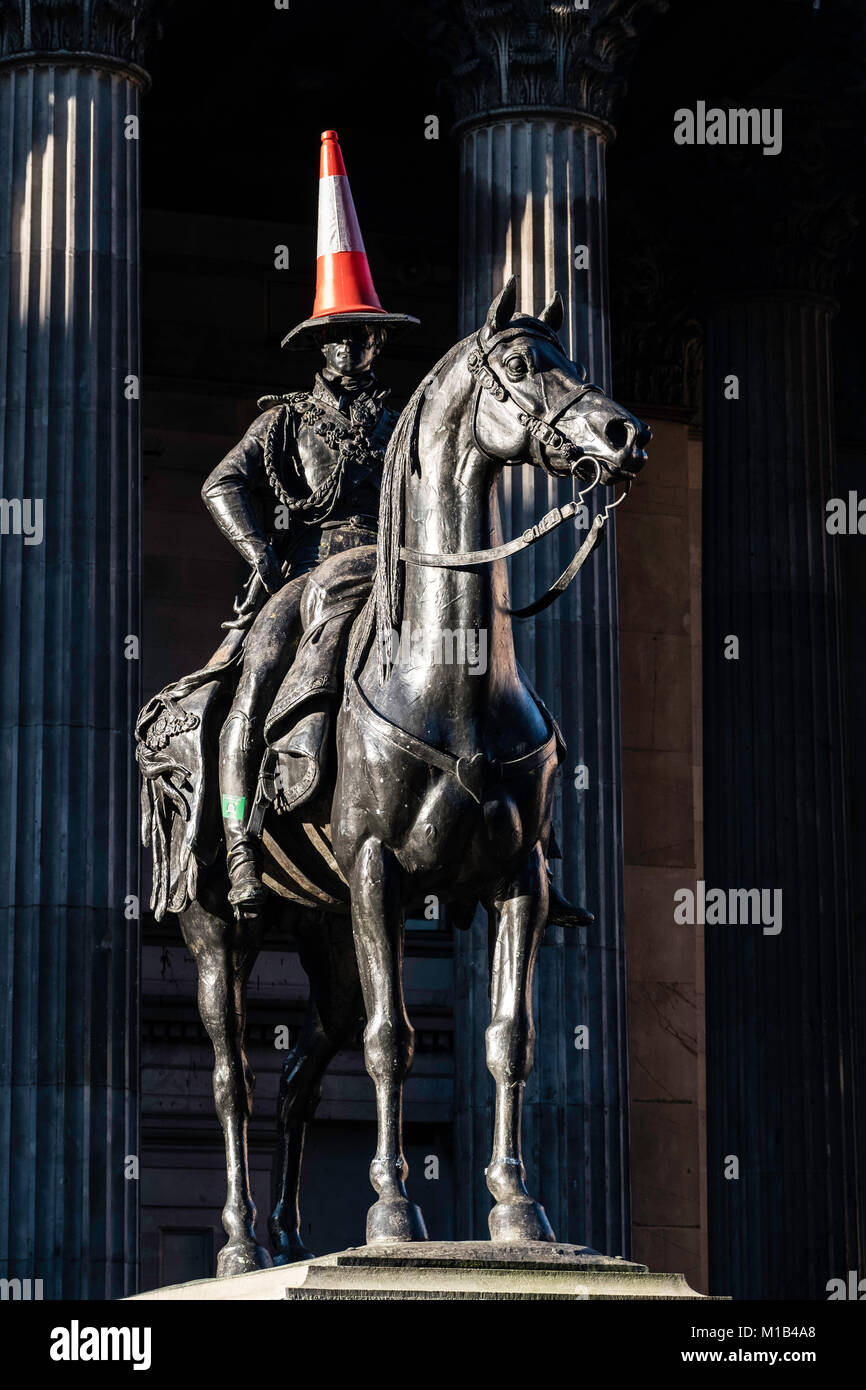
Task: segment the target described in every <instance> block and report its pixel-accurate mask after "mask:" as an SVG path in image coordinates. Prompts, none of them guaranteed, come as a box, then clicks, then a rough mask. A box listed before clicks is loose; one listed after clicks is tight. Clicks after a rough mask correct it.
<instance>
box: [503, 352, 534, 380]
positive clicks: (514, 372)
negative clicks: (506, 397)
mask: <svg viewBox="0 0 866 1390" xmlns="http://www.w3.org/2000/svg"><path fill="white" fill-rule="evenodd" d="M528 371H529V364H528V362H527V361H526V358H525V357H518V356H517V355H515V356H514V357H509V358H508V359H507V361H506V363H505V374H506V376H508V377H510V379H511V380H512V381H520V379H521V378H522V377H525V376H526V373H527V372H528Z"/></svg>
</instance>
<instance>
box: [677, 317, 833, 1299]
mask: <svg viewBox="0 0 866 1390" xmlns="http://www.w3.org/2000/svg"><path fill="white" fill-rule="evenodd" d="M706 362H707V378H706V379H707V412H706V435H705V461H704V508H705V511H704V549H703V554H704V806H705V873H706V884H707V888H708V889H709V888H710V887H718V888H722V889H724V890H725V892H726V893H727V892H728V891H729V890H730V889H732V888H747V889H749V888H766V889H773V890H778V891H779V893H780V894H781V909H782V911H781V930H780V931H779V932H778V933H777V934H773V933H774V931H775V927H771V929H770V931H769V932H766V930H765V928H764V927H762V926H760V925H759V926H746V925H727V926H720V925H715V926H712V925H708V926H707V927H706V929H705V942H706V980H707V1066H708V1133H707V1150H708V1153H707V1164H708V1193H709V1219H710V1237H711V1239H710V1277H711V1280H712V1283H713V1287H714V1288H715V1289H717V1290H719V1291H721V1290H722V1287H723V1285H724V1291H725V1292H727V1293H731V1294H732V1295H733V1296H734V1297H736V1298H820V1297H826V1284H827V1281H828V1280H829V1279H831V1278H834V1277H843V1278H847V1271H848V1270H849V1269H851V1268H857V1267H858V1265H857V1253H856V1245H857V1240H856V1204H857V1191H856V1170H855V1167H854V1145H853V1112H852V1106H853V1099H854V1090H853V1037H852V1001H851V981H852V960H851V945H852V943H851V939H850V936H849V929H850V910H849V901H848V863H847V827H846V808H845V795H846V793H845V764H844V756H845V738H844V730H845V724H844V718H843V705H842V692H841V678H842V653H841V648H840V628H839V590H838V557H837V553H836V550H835V547H834V541H833V537H832V536H828V534H827V531H826V527H825V519H826V512H825V504H826V502H827V501H828V500H829V499H830V498H831V497H833V496H835V495H836V491H835V486H834V478H835V469H834V439H833V409H832V393H831V384H832V372H831V359H830V307H829V305H828V304H827V302H826V301H822V300H820V299H817V298H816V299H810V298H801V299H797V298H795V297H779V298H760V299H738V300H732V301H730V302H728V303H726V304H725V305H724V306H720V307H718V308H717V309H715V310H714V311H713V312H712V313H711V314H709V315H708V317H707V326H706ZM730 374H735V375H736V376H737V377H738V379H739V383H740V399H739V400H738V401H733V400H726V399H725V397H724V394H723V382H724V380H725V378H726V377H727V376H729V375H730ZM730 637H734V638H736V640H737V641H738V643H739V655H738V659H736V660H731V659H726V657H725V648H726V645H728V646H729V645H730V644H729V642H728V639H729V638H730ZM730 1156H733V1157H734V1158H735V1159H736V1162H737V1165H738V1168H737V1170H736V1171H734V1170H732V1168H731V1163H730Z"/></svg>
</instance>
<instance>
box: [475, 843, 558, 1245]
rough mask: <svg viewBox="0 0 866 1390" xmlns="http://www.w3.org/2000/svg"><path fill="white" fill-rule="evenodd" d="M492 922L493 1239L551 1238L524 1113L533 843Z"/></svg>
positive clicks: (536, 893)
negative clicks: (529, 1163) (530, 1177)
mask: <svg viewBox="0 0 866 1390" xmlns="http://www.w3.org/2000/svg"><path fill="white" fill-rule="evenodd" d="M493 907H494V910H495V914H496V930H495V940H494V945H493V957H492V961H491V980H490V1026H489V1028H488V1029H487V1034H486V1041H487V1066H488V1068H489V1070H490V1072H491V1075H492V1076H493V1079H494V1080H495V1082H496V1118H495V1130H494V1138H493V1154H492V1156H491V1159H490V1163H489V1165H488V1168H487V1186H488V1188H489V1189H490V1191H491V1193H492V1194H493V1197H494V1200H495V1203H496V1205H495V1206H494V1207H493V1210H492V1211H491V1213H490V1218H489V1224H490V1236H491V1239H492V1240H495V1241H517V1242H521V1241H527V1240H555V1239H556V1237H555V1236H554V1234H553V1231H552V1230H551V1227H550V1222H549V1221H548V1219H547V1217H546V1215H545V1212H544V1208H543V1207H542V1206H540V1205H539V1203H538V1202H536V1201H535V1200H534V1199H533V1198H532V1197H530V1195H529V1193H528V1192H527V1190H526V1170H525V1168H524V1166H523V1157H522V1148H521V1115H522V1110H523V1092H524V1088H525V1086H526V1078H527V1077H528V1076H529V1073H530V1071H531V1070H532V1058H533V1052H534V1048H535V1026H534V1024H533V1020H532V974H533V971H534V969H535V958H536V956H537V954H538V948H539V945H540V944H541V938H542V935H543V932H544V925H545V922H546V921H547V873H546V865H545V860H544V855H543V854H542V851H541V847H540V845H536V847H535V849H534V851H533V853H532V855H531V857H530V859H529V862H528V864H527V866H526V869H525V870H524V872H523V873H522V874H521V875H520V877H519V878H518V879H517V880H516V881H515V882H514V883H513V884H511V885H509V888H508V891H507V892H506V893H504V894H503V897H502V898H501V899H500V900H497V901H495V902H494V904H493Z"/></svg>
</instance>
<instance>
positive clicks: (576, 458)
mask: <svg viewBox="0 0 866 1390" xmlns="http://www.w3.org/2000/svg"><path fill="white" fill-rule="evenodd" d="M525 334H526V330H525V329H524V328H521V329H519V330H517V331H512V332H511V333H510V334H500V335H499V336H498V337H497V338H496V340H495V342H494V343H493V344H492V345H491V346H492V347H498V346H499V344H500V343H501V342H503V341H507V340H508V338H509V337H519V336H525ZM466 365H467V367H468V368H469V371H470V373H471V374H472V376H473V377H474V378H475V381H476V383H477V394H476V396H475V400H474V401H473V404H472V420H473V426H472V428H473V435H474V431H475V423H474V422H475V417H476V414H477V411H478V402H479V400H480V398H481V392H482V391H487V392H489V394H490V395H491V396H493V397H494V399H495V400H497V401H501V402H503V403H505V404H508V405H509V406H513V407H514V408H515V409H516V411H517V418H518V421H519V422H520V424H521V425H522V426H523V428H524V429H526V430H528V432H529V434H530V435H532V437H533V439H535V440H536V441H537V442H538V444H539V445H540V446H541V447H542V448H543V449H551V450H552V451H553V452H554V453H557V454H561V455H562V457H563V458H564V459H565V460H566V462H567V463H569V464H571V472H572V477H574V476H575V475H576V473H577V469H578V468H579V467H580V465H581V464H582V463H592V464H594V465H595V477H594V478H593V480H592V482H591V483H589V484H588V485H587V486H586V487H585V488H583V489H582V491H581V492H579V493H578V495H577V497H576V498H574V500H573V501H571V502H566V504H565V506H564V507H554V508H553V509H552V510H551V511H549V512H547V514H546V515H545V516H543V517H542V518H541V521H539V522H537V523H536V524H535V526H530V527H528V529H527V530H526V531H524V532H523V534H522V535H521V536H517V537H516V538H515V539H514V540H511V541H506V542H505V543H504V544H503V545H496V546H492V547H490V548H489V549H486V550H459V551H453V552H451V553H449V554H447V555H437V554H430V553H428V552H426V551H423V550H412V549H410V548H409V547H408V546H401V547H400V559H401V560H403V561H405V562H406V563H408V564H410V565H422V566H427V567H428V568H431V569H463V568H465V567H467V566H472V565H490V564H492V563H493V562H494V561H495V560H504V559H506V558H507V557H508V556H509V555H517V554H519V553H520V552H521V551H523V550H528V549H529V547H530V546H533V545H535V544H536V542H537V541H540V540H541V538H542V536H546V535H548V534H549V533H550V532H552V531H555V530H556V529H557V527H559V526H561V525H562V524H563V522H565V521H569V520H570V519H571V518H572V517H573V516H574V515H575V513H576V512H577V510H578V508H579V507H580V505H581V503H582V501H583V498H584V497H585V496H586V494H587V493H588V492H592V491H593V489H594V488H595V487H597V486H598V482H599V479H600V477H601V464H600V463H599V462H598V460H597V459H595V458H593V457H592V455H591V454H582V453H581V452H580V450H579V449H578V448H577V447H576V446H575V445H574V444H572V443H571V442H570V440H568V439H566V438H565V436H564V435H563V434H562V433H561V432H560V431H559V430H557V429H556V428H555V424H556V421H557V420H558V419H560V417H561V416H562V415H564V414H565V412H566V411H567V410H568V409H569V407H570V406H572V405H574V404H575V402H576V401H579V400H580V399H581V398H582V397H583V396H585V395H586V394H587V393H588V392H589V391H599V390H600V389H601V388H600V387H598V386H594V385H592V384H590V383H582V384H581V385H580V386H579V387H577V388H576V389H575V390H574V391H571V392H569V394H568V395H567V396H566V398H565V400H564V401H561V402H558V403H557V404H556V406H554V407H552V408H551V409H550V410H548V411H547V412H546V413H545V414H544V415H537V414H535V413H530V412H529V411H527V410H524V408H523V407H522V406H521V405H520V404H519V403H518V402H517V401H516V400H515V399H514V397H513V396H512V395H511V393H510V392H509V391H508V389H507V387H506V386H504V385H503V383H502V382H501V381H500V380H499V377H498V376H497V375H496V373H495V372H494V370H493V368H492V367H491V366H490V363H489V360H488V353H487V352H485V350H484V348H483V346H482V344H481V335H480V334H479V335H478V337H477V338H476V347H475V348H474V349H473V351H472V352H471V353H470V354H469V358H468V359H467V364H466ZM475 444H476V447H477V448H478V449H479V450H480V452H481V453H486V450H485V449H483V448H482V447H481V445H480V444H479V443H478V440H477V439H476V440H475ZM630 491H631V479H630V478H629V479H627V480H626V485H625V492H624V493H623V494H622V496H621V497H618V498H617V500H616V501H615V502H610V503H608V505H607V506H606V507H605V509H604V512H603V513H602V512H600V513H598V515H597V516H596V517H595V520H594V521H593V523H592V526H591V527H590V530H589V534H588V535H587V537H586V540H585V541H584V542H583V544H582V545H581V546H580V547H579V549H578V550H577V551H576V552H575V555H574V558H573V559H572V561H571V562H570V564H569V565H568V566H567V567H566V568H565V569H564V570H563V572H562V574H561V575H560V576H559V578H558V579H557V580H556V581H555V582H554V583H553V584H551V586H550V588H549V589H548V590H547V592H546V593H544V594H542V595H541V596H540V598H537V599H535V600H534V601H533V602H532V603H529V604H527V605H526V607H525V608H511V609H509V610H508V612H509V615H510V616H511V617H512V618H530V617H533V616H534V615H535V614H536V613H541V612H543V610H544V609H545V608H549V607H550V605H551V604H552V603H555V602H556V600H557V599H558V598H560V597H561V595H562V594H564V593H565V591H566V589H567V588H568V586H569V584H570V583H571V581H572V580H573V579H574V578H575V576H576V575H577V574H578V572H579V571H580V569H581V568H582V567H583V565H584V564H585V562H586V561H587V560H588V559H589V557H590V555H591V554H592V552H593V551H594V550H596V549H597V548H598V546H599V545H600V544H601V541H602V538H603V534H604V528H605V525H606V523H607V519H608V516H609V514H610V513H611V512H612V511H613V509H614V508H615V507H618V506H619V504H620V502H622V501H624V499H625V498H626V497H628V495H629V492H630Z"/></svg>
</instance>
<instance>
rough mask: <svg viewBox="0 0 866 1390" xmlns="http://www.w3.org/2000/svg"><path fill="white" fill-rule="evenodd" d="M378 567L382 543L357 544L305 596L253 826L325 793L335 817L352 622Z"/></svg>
mask: <svg viewBox="0 0 866 1390" xmlns="http://www.w3.org/2000/svg"><path fill="white" fill-rule="evenodd" d="M375 569H376V547H375V546H372V545H365V546H358V547H356V548H355V549H352V550H346V551H342V552H341V553H339V554H337V555H333V556H331V557H330V558H329V559H327V560H325V561H323V562H322V564H321V565H319V566H318V568H317V569H315V570H314V571H313V572H312V574H311V575H310V579H309V581H308V583H307V587H306V589H305V591H304V596H303V599H302V601H301V626H302V628H303V635H302V637H301V640H300V643H299V645H298V650H297V653H296V655H295V659H294V661H293V662H292V665H291V667H290V668H289V670H288V672H287V673H286V675H285V677H284V678H283V682H282V684H281V686H280V688H279V690H278V692H277V695H276V698H275V700H274V702H273V704H272V706H271V708H270V711H269V712H268V715H267V717H266V719H265V744H266V752H265V756H264V759H263V762H262V771H261V774H260V776H259V786H258V792H257V794H256V800H255V802H254V805H253V810H252V815H251V818H250V830H251V831H252V833H253V834H256V835H258V834H260V833H261V827H262V822H263V820H264V815H265V812H266V811H267V808H268V806H269V805H273V806H274V809H275V810H276V811H277V813H278V814H282V815H286V814H289V813H290V812H293V811H297V810H300V809H301V808H302V807H307V808H311V807H313V806H314V804H315V802H316V800H317V798H321V799H322V802H323V804H322V806H321V808H320V809H321V810H322V812H323V813H324V819H325V820H327V819H329V818H330V774H331V773H332V771H333V769H334V767H335V757H336V738H335V719H336V713H337V710H338V708H339V704H340V700H341V698H342V694H343V675H344V669H345V664H346V651H347V648H348V645H349V637H350V634H351V630H352V625H353V623H354V621H355V619H356V617H357V616H358V614H359V613H360V611H361V609H362V608H363V606H364V604H365V603H366V601H367V599H368V597H369V595H370V589H371V586H372V582H373V575H374V572H375Z"/></svg>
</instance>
